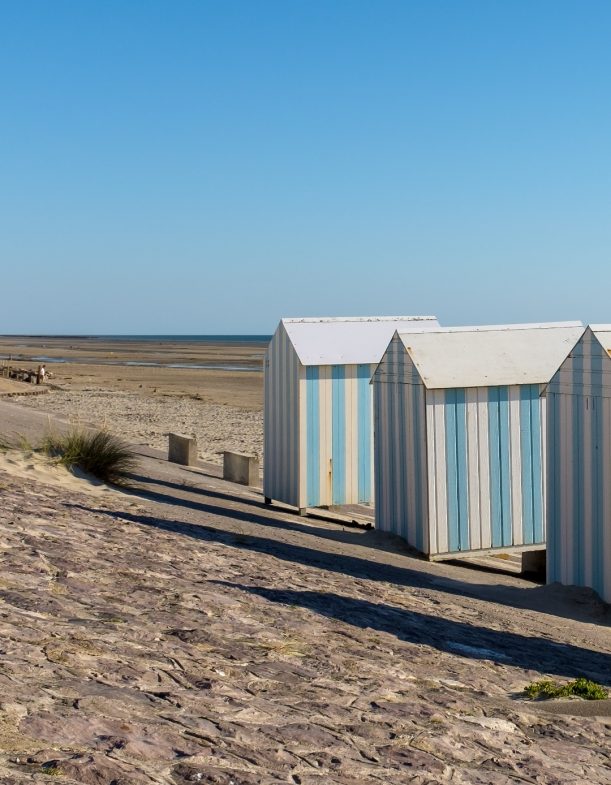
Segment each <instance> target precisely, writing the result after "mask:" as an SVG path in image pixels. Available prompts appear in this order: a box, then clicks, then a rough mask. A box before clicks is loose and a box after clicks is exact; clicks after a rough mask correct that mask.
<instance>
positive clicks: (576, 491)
mask: <svg viewBox="0 0 611 785" xmlns="http://www.w3.org/2000/svg"><path fill="white" fill-rule="evenodd" d="M606 349H607V347H605V346H603V345H602V344H601V343H600V341H599V340H598V338H597V337H596V335H595V334H594V333H593V332H592V330H591V329H589V328H588V329H586V331H585V332H584V334H583V336H582V337H581V339H580V340H579V342H578V343H577V345H576V346H575V347H574V348H573V350H572V351H571V352H570V354H569V356H568V357H567V358H566V360H565V362H564V363H563V365H562V366H561V368H560V369H559V371H558V373H556V375H555V376H554V378H553V379H552V380H551V382H550V384H549V386H548V389H547V399H548V452H547V456H548V463H549V470H548V484H547V495H548V500H547V511H548V518H547V528H548V531H549V541H548V581H549V582H554V581H560V582H561V583H564V584H567V585H578V586H589V587H591V588H592V589H594V590H595V591H596V592H598V594H599V595H600V596H601V597H602V598H603V599H604V600H605V601H606V602H611V488H610V485H611V483H610V481H609V476H610V473H611V359H610V358H609V354H608V352H607V350H606Z"/></svg>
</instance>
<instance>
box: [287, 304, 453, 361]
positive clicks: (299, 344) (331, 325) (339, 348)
mask: <svg viewBox="0 0 611 785" xmlns="http://www.w3.org/2000/svg"><path fill="white" fill-rule="evenodd" d="M282 324H283V325H284V329H285V330H286V332H287V333H288V336H289V339H290V340H291V343H292V344H293V347H294V348H295V351H296V352H297V356H298V357H299V360H300V361H301V363H302V365H352V364H357V363H378V362H379V361H380V358H381V357H382V355H383V354H384V350H385V349H386V347H387V346H388V343H389V342H390V339H391V338H392V336H393V335H394V334H395V332H396V331H397V330H399V331H400V332H403V333H405V332H410V331H411V330H412V329H414V328H417V329H420V330H426V329H429V330H430V329H438V328H439V322H438V321H437V319H436V318H435V317H434V316H347V317H339V318H330V317H329V318H320V319H282Z"/></svg>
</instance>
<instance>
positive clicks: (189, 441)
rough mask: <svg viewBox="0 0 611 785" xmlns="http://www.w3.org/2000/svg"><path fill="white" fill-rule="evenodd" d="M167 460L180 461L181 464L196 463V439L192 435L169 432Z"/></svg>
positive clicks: (189, 464)
mask: <svg viewBox="0 0 611 785" xmlns="http://www.w3.org/2000/svg"><path fill="white" fill-rule="evenodd" d="M168 436H169V446H168V461H170V462H171V463H180V464H181V465H182V466H195V464H196V463H197V439H195V438H194V437H193V436H181V435H180V434H178V433H170V434H168Z"/></svg>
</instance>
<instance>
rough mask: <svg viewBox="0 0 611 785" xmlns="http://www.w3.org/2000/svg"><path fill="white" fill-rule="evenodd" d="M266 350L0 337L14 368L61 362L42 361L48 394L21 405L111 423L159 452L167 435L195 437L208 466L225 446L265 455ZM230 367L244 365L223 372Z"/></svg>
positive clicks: (73, 418) (261, 345) (99, 423)
mask: <svg viewBox="0 0 611 785" xmlns="http://www.w3.org/2000/svg"><path fill="white" fill-rule="evenodd" d="M265 348H266V346H265V344H264V343H236V344H230V343H195V342H193V343H188V342H151V341H111V340H92V339H76V338H72V337H69V338H19V339H17V338H0V357H1V356H5V357H8V356H11V357H12V358H13V359H12V360H11V361H10V362H11V364H12V365H14V366H18V367H25V368H30V367H33V368H35V367H36V366H37V364H38V363H40V362H41V361H42V360H41V359H40V358H52V359H54V360H59V359H62V360H66V361H65V362H50V361H47V370H48V371H49V372H50V379H49V384H48V385H47V387H48V393H47V394H46V395H44V396H28V397H27V398H26V397H25V396H24V397H23V398H19V399H18V400H19V402H20V403H22V404H23V405H24V406H30V407H32V408H35V409H38V410H43V411H48V412H52V413H54V414H57V415H59V416H61V417H63V418H65V419H68V420H70V421H71V422H73V423H75V424H76V425H79V424H83V425H84V424H87V425H94V426H97V427H103V428H108V429H109V430H112V431H115V432H117V433H120V434H122V435H123V437H124V438H125V439H127V440H128V441H130V442H134V443H136V444H141V445H147V446H150V447H153V448H156V449H166V448H167V443H168V440H167V434H168V433H169V432H174V433H181V434H185V435H187V436H195V437H196V438H197V442H198V451H199V456H200V458H202V459H203V460H205V461H209V462H212V463H221V461H222V455H221V453H222V452H223V451H224V450H231V451H235V452H243V453H248V454H251V455H258V456H259V457H261V456H262V451H263V414H262V410H263V372H262V362H263V355H264V353H265ZM0 362H5V363H8V360H4V361H0ZM127 363H133V364H129V365H128V364H127ZM141 363H142V364H141ZM155 363H159V364H161V365H154V364H155ZM171 365H189V366H196V365H208V366H212V367H208V368H201V367H199V368H196V367H188V368H184V367H183V368H176V367H169V366H171ZM235 367H238V368H245V369H249V370H227V369H226V368H235ZM0 392H1V391H0Z"/></svg>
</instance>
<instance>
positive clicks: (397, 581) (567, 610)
mask: <svg viewBox="0 0 611 785" xmlns="http://www.w3.org/2000/svg"><path fill="white" fill-rule="evenodd" d="M162 496H163V495H162ZM145 498H149V494H146V495H145ZM164 500H167V501H168V502H172V503H175V504H181V503H182V502H185V501H186V502H187V504H186V506H188V507H190V508H195V509H197V510H198V511H203V512H207V513H209V514H212V515H217V516H223V517H225V518H227V519H229V520H231V521H232V522H237V523H240V522H244V523H250V524H252V523H255V524H260V525H264V526H267V527H275V528H280V529H288V530H289V531H298V532H300V533H302V531H303V527H302V525H299V524H295V525H293V524H291V523H288V524H286V523H284V522H283V521H279V520H276V519H274V518H270V517H267V516H262V515H253V514H252V513H245V512H242V511H240V510H234V509H228V508H225V507H218V506H216V505H204V504H199V503H193V502H190V501H188V500H183V499H174V497H165V496H164ZM65 506H66V507H73V508H77V509H82V510H85V511H88V512H93V513H96V514H98V515H106V516H108V517H111V518H121V519H123V520H128V521H132V522H134V523H137V524H140V525H145V526H152V527H154V528H157V529H160V530H162V531H166V532H170V533H172V534H177V535H181V536H185V537H192V538H194V539H197V540H204V541H208V542H218V543H222V544H224V545H228V546H231V547H235V548H239V549H244V550H250V551H253V552H257V553H265V554H269V555H271V556H274V557H275V558H277V559H281V560H283V561H287V562H292V563H295V564H302V565H306V566H309V567H314V568H317V569H324V570H326V571H328V572H334V573H338V574H342V575H347V576H349V577H352V578H355V579H358V580H366V581H372V582H385V583H389V584H392V585H395V586H398V587H405V588H413V589H432V590H435V591H441V592H444V593H446V594H451V595H458V596H468V597H472V598H475V599H478V600H483V601H488V602H494V603H498V604H502V605H506V606H509V607H512V608H525V609H530V610H537V611H541V612H546V613H549V612H550V609H549V604H548V603H547V596H546V591H547V588H548V587H542V588H536V589H535V588H533V589H530V588H520V587H515V586H507V585H489V584H488V585H487V584H477V583H470V582H467V581H461V580H456V579H454V578H450V577H448V576H446V575H434V574H431V573H430V572H427V571H426V569H427V567H428V564H426V563H424V562H421V561H419V560H417V559H414V560H410V561H411V563H412V564H414V568H410V567H409V566H396V565H393V564H387V563H384V562H382V561H381V562H377V561H373V560H370V559H366V558H361V557H358V556H352V555H349V554H345V553H338V552H333V551H331V552H329V551H325V550H321V549H318V548H316V547H313V548H309V547H305V546H303V545H297V544H294V543H291V542H285V541H283V540H280V539H273V538H270V537H260V536H257V535H255V534H249V533H244V532H236V531H231V530H230V529H224V528H223V527H222V521H221V522H219V525H218V526H214V525H204V524H196V523H190V522H186V521H180V520H175V519H174V520H172V519H167V518H158V517H154V516H152V515H146V514H136V513H129V512H126V511H122V512H120V513H118V512H114V511H109V510H106V509H101V508H94V507H87V506H83V505H79V504H73V503H71V504H67V505H65ZM309 533H310V534H312V535H318V536H319V537H320V538H321V540H323V542H324V540H325V539H330V540H333V541H337V540H340V539H341V540H342V541H344V542H346V541H349V540H347V538H346V537H345V536H344V537H340V536H339V535H346V534H347V535H349V536H350V538H351V537H353V536H358V537H361V538H363V537H369V535H370V534H372V535H375V532H372V533H361V534H358V535H354V534H352V533H350V532H336V531H334V530H332V529H322V528H319V527H312V530H311V531H310V532H309ZM404 558H405V560H406V562H407V560H408V557H407V556H405V557H404ZM408 563H409V562H408ZM418 567H421V569H418ZM374 591H375V589H373V588H372V593H373V592H374ZM375 607H378V606H375ZM553 612H554V613H558V612H559V611H558V609H557V608H556V607H554V609H553ZM560 613H561V615H565V616H566V617H569V618H571V617H573V618H577V619H578V620H580V621H587V622H589V623H592V622H596V621H599V623H603V624H608V614H605V617H604V618H603V617H600V619H597V618H596V617H593V615H592V614H589V615H588V614H587V613H585V612H584V609H583V607H580V606H579V605H576V604H575V603H570V602H567V603H563V604H561V605H560ZM469 629H471V628H470V627H469ZM525 640H528V639H525ZM549 646H550V647H552V648H554V650H556V649H560V650H564V648H566V647H563V646H559V645H558V644H552V643H550V644H549ZM493 648H494V647H493ZM569 648H570V647H569ZM579 651H580V652H582V654H583V653H584V652H585V650H582V649H579ZM588 654H591V652H588ZM580 656H582V655H580ZM596 656H601V655H596ZM607 668H608V673H609V674H611V657H608V658H607ZM607 678H610V676H608V677H607Z"/></svg>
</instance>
